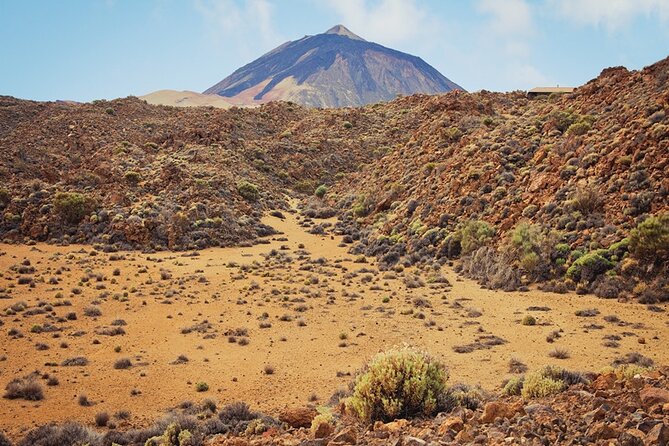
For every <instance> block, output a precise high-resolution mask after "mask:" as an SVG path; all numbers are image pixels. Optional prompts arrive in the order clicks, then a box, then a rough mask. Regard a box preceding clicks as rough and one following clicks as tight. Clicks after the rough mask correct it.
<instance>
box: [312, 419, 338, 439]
mask: <svg viewBox="0 0 669 446" xmlns="http://www.w3.org/2000/svg"><path fill="white" fill-rule="evenodd" d="M333 432H334V426H333V425H332V424H330V423H328V422H327V421H323V422H321V423H318V426H316V430H315V431H314V437H316V438H325V437H329V436H330V435H332V433H333Z"/></svg>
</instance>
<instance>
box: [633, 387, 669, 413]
mask: <svg viewBox="0 0 669 446" xmlns="http://www.w3.org/2000/svg"><path fill="white" fill-rule="evenodd" d="M639 397H640V398H641V404H643V406H644V407H646V408H648V407H651V406H654V405H656V404H666V403H669V390H667V389H661V388H659V387H652V386H646V387H644V388H643V389H642V390H641V392H639Z"/></svg>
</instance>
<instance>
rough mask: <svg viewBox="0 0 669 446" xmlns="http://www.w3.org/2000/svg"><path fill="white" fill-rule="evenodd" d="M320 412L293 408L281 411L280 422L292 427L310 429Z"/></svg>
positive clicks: (305, 408)
mask: <svg viewBox="0 0 669 446" xmlns="http://www.w3.org/2000/svg"><path fill="white" fill-rule="evenodd" d="M316 415H318V412H317V411H316V409H314V408H311V407H292V408H287V409H284V410H283V411H281V413H280V414H279V421H282V422H284V423H286V424H287V425H289V426H290V427H294V428H299V427H310V426H311V422H312V421H313V419H314V418H316Z"/></svg>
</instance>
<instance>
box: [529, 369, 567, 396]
mask: <svg viewBox="0 0 669 446" xmlns="http://www.w3.org/2000/svg"><path fill="white" fill-rule="evenodd" d="M548 369H550V367H545V368H543V369H541V370H538V371H535V372H532V373H529V374H528V375H527V376H526V377H525V381H524V382H523V387H522V390H521V395H522V396H523V398H542V397H545V396H550V395H555V394H557V393H560V392H562V391H563V390H564V389H565V388H566V385H565V383H564V381H562V380H560V379H559V378H557V377H555V376H554V374H552V373H549V372H548Z"/></svg>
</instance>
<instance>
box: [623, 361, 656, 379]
mask: <svg viewBox="0 0 669 446" xmlns="http://www.w3.org/2000/svg"><path fill="white" fill-rule="evenodd" d="M651 369H652V366H647V367H645V366H641V365H638V364H622V365H620V366H619V367H615V368H614V369H613V373H615V374H616V378H618V379H632V378H634V376H636V375H643V374H645V373H648V372H649V371H650V370H651Z"/></svg>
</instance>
